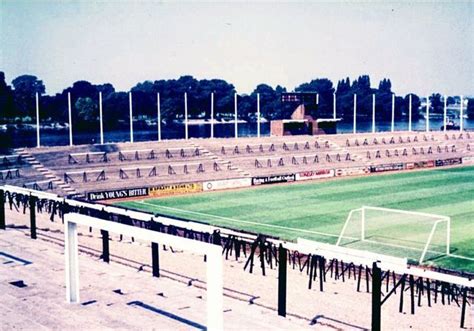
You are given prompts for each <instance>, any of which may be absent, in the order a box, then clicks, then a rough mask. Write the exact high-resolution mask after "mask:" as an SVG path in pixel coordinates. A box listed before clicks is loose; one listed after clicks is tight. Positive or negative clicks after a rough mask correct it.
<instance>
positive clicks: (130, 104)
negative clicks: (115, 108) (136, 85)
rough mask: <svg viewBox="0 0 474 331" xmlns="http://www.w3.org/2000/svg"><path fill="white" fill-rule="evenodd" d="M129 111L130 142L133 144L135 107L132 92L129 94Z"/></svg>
mask: <svg viewBox="0 0 474 331" xmlns="http://www.w3.org/2000/svg"><path fill="white" fill-rule="evenodd" d="M128 109H129V111H130V142H131V143H133V106H132V91H130V92H128Z"/></svg>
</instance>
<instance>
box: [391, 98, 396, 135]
mask: <svg viewBox="0 0 474 331" xmlns="http://www.w3.org/2000/svg"><path fill="white" fill-rule="evenodd" d="M391 131H392V132H393V131H395V93H394V94H392V126H391Z"/></svg>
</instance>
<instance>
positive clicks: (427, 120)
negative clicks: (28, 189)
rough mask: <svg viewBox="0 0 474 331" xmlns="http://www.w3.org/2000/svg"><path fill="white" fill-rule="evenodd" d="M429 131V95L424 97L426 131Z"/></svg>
mask: <svg viewBox="0 0 474 331" xmlns="http://www.w3.org/2000/svg"><path fill="white" fill-rule="evenodd" d="M429 131H430V96H427V97H426V132H429Z"/></svg>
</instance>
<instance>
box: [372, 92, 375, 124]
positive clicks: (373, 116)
mask: <svg viewBox="0 0 474 331" xmlns="http://www.w3.org/2000/svg"><path fill="white" fill-rule="evenodd" d="M372 132H375V94H372Z"/></svg>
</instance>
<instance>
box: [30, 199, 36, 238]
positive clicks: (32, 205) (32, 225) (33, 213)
mask: <svg viewBox="0 0 474 331" xmlns="http://www.w3.org/2000/svg"><path fill="white" fill-rule="evenodd" d="M37 199H38V198H36V197H35V196H32V195H30V230H31V233H30V237H31V239H36V200H37Z"/></svg>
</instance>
